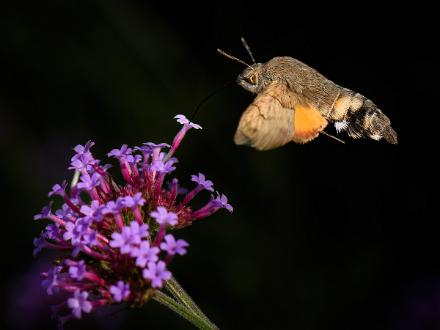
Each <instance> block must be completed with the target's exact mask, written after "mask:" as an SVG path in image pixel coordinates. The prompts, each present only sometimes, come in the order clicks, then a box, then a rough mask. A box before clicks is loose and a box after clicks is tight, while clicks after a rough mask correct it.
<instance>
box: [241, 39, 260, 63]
mask: <svg viewBox="0 0 440 330" xmlns="http://www.w3.org/2000/svg"><path fill="white" fill-rule="evenodd" d="M241 43H242V44H243V46H244V48H245V49H246V51H247V52H248V54H249V56H250V57H251V60H252V62H254V64H257V62H255V58H254V55H252V52H251V48H250V47H249V45H248V43H247V42H246V40H245V39H244V38H243V37H241Z"/></svg>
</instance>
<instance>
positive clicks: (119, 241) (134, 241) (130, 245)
mask: <svg viewBox="0 0 440 330" xmlns="http://www.w3.org/2000/svg"><path fill="white" fill-rule="evenodd" d="M147 236H148V226H147V225H146V224H143V225H141V226H139V224H138V223H137V222H136V221H132V222H131V223H130V226H125V227H124V228H122V232H121V233H118V232H115V233H113V234H112V241H111V242H110V246H111V247H112V248H119V249H120V251H121V253H122V254H128V253H131V252H132V251H133V249H134V248H136V247H137V246H138V245H139V244H140V243H141V240H142V238H144V237H147Z"/></svg>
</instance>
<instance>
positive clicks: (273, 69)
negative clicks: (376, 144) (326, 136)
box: [234, 57, 397, 150]
mask: <svg viewBox="0 0 440 330" xmlns="http://www.w3.org/2000/svg"><path fill="white" fill-rule="evenodd" d="M237 83H238V84H239V85H240V86H242V87H243V88H245V89H246V90H248V91H250V92H252V93H256V94H258V96H257V97H256V99H255V100H254V102H253V103H252V104H251V105H250V106H249V107H248V108H247V110H246V111H245V112H244V113H243V115H242V118H241V120H240V123H239V126H238V129H237V132H236V135H235V137H234V141H235V143H237V144H244V145H249V146H253V147H255V148H257V149H260V150H266V149H272V148H276V147H278V146H280V145H283V144H285V143H287V142H290V141H292V140H293V141H295V142H297V143H306V142H308V141H310V140H312V139H313V138H315V137H316V136H318V134H319V132H320V131H322V130H323V129H324V128H325V126H326V125H327V122H333V123H334V124H335V127H336V129H337V131H338V132H339V131H342V130H345V131H347V133H348V134H349V135H350V136H351V137H353V138H360V137H370V138H372V139H375V140H380V139H381V138H384V139H385V140H386V141H388V142H389V143H392V144H397V134H396V132H395V131H394V130H393V129H392V128H391V124H390V120H389V119H388V117H387V116H385V115H384V114H383V113H382V111H381V110H379V109H378V108H377V106H376V105H375V104H374V103H373V102H372V101H370V100H368V99H367V98H365V97H364V96H362V95H360V94H358V93H355V92H353V91H351V90H349V89H346V88H343V87H341V86H339V85H337V84H335V83H334V82H332V81H330V80H329V79H327V78H325V77H324V76H323V75H321V74H320V73H319V72H318V71H316V70H315V69H313V68H311V67H309V66H308V65H306V64H304V63H302V62H300V61H298V60H296V59H294V58H292V57H275V58H273V59H271V60H270V61H268V62H266V63H263V64H262V63H256V64H254V65H251V66H249V67H248V68H246V69H245V70H244V71H243V72H242V73H241V74H240V75H239V76H238V78H237ZM269 108H271V111H269ZM299 109H302V110H301V111H302V113H303V115H301V116H300V117H299V116H298V115H297V116H295V114H294V113H295V111H299ZM304 109H305V110H304ZM288 110H290V111H288ZM315 112H316V114H315ZM318 113H319V114H318ZM317 116H322V120H320V119H319V118H318V117H317ZM272 117H274V118H272ZM303 118H304V119H303ZM295 120H296V121H297V122H295ZM281 121H285V122H286V121H287V122H289V123H291V124H290V125H291V127H290V129H289V128H288V127H284V126H286V123H285V122H284V123H282V122H281ZM300 121H302V122H300ZM292 123H293V125H292ZM304 125H305V127H304ZM279 129H281V132H280V131H279ZM277 130H278V132H276V131H277ZM301 130H303V131H304V134H303V135H301V132H300V131H301ZM283 134H287V136H283Z"/></svg>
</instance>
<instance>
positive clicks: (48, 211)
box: [34, 201, 53, 220]
mask: <svg viewBox="0 0 440 330" xmlns="http://www.w3.org/2000/svg"><path fill="white" fill-rule="evenodd" d="M52 205H53V201H50V202H49V204H48V205H46V206H45V207H43V209H42V210H41V212H40V213H38V214H36V215H34V220H40V219H47V218H48V217H49V216H50V215H51V214H52Z"/></svg>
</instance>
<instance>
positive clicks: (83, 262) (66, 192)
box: [34, 115, 232, 325]
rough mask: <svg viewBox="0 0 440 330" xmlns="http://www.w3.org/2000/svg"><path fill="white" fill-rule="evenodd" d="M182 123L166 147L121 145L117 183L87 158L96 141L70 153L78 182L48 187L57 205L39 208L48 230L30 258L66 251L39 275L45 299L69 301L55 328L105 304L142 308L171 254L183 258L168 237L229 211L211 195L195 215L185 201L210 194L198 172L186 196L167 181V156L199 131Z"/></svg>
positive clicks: (116, 153) (182, 246) (162, 278)
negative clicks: (192, 132) (59, 201)
mask: <svg viewBox="0 0 440 330" xmlns="http://www.w3.org/2000/svg"><path fill="white" fill-rule="evenodd" d="M175 118H176V119H177V121H178V122H179V123H181V124H182V125H183V127H182V129H181V130H180V131H179V132H178V133H177V135H176V137H175V138H174V140H173V143H172V145H171V146H170V145H168V144H165V143H161V144H154V143H151V142H148V143H144V144H143V145H142V146H141V147H134V148H130V147H128V146H127V145H123V146H122V147H121V148H120V149H113V150H111V151H110V152H109V153H108V157H113V158H116V159H117V160H118V161H119V165H120V169H121V173H122V177H123V179H124V183H123V184H118V183H117V182H116V180H115V179H114V178H113V177H112V176H111V174H110V173H109V171H108V169H109V168H110V167H111V166H110V165H102V164H101V161H100V160H98V159H95V158H94V157H93V155H92V153H91V151H90V150H91V148H92V147H93V145H94V143H93V142H92V141H89V142H87V143H86V144H85V145H84V146H82V145H78V146H76V147H75V148H74V151H75V152H76V154H75V155H74V156H73V157H72V159H71V166H70V167H69V169H73V170H75V171H78V172H79V173H80V177H79V180H78V182H76V183H74V184H73V185H72V186H71V187H70V188H68V186H67V183H66V182H64V183H62V184H61V185H60V184H56V185H54V186H53V188H52V190H51V192H50V193H49V197H53V196H58V197H61V199H62V202H63V203H62V205H61V207H60V208H59V209H58V210H56V211H54V212H53V210H52V206H53V202H52V201H51V202H50V203H49V205H48V206H46V207H44V208H43V209H42V211H41V213H40V214H37V215H35V217H34V219H35V220H40V219H48V220H50V221H51V223H50V224H48V225H47V227H46V228H45V229H44V230H43V231H42V233H41V235H40V236H39V237H37V238H35V240H34V245H35V249H34V255H36V254H37V253H38V252H40V251H41V250H42V249H43V248H47V249H55V250H59V251H63V252H64V253H63V254H62V255H61V256H60V257H58V258H57V259H56V262H55V263H54V264H55V265H54V266H53V268H52V269H50V270H48V271H47V272H45V273H43V274H42V285H43V287H44V289H45V290H46V291H47V293H48V294H49V295H52V294H57V293H64V295H65V294H66V293H67V296H68V298H67V299H66V300H65V301H63V302H61V303H60V304H59V305H57V306H56V307H55V308H54V311H55V314H56V315H57V317H58V319H59V321H60V324H61V325H62V324H63V323H64V322H65V321H67V320H69V319H71V318H81V316H82V315H83V313H90V312H91V311H92V310H94V309H96V308H98V307H100V306H103V305H107V304H113V303H120V302H123V301H125V302H128V303H129V304H131V305H136V306H140V305H143V304H144V303H145V302H147V301H148V300H149V298H150V297H152V296H153V295H154V292H155V290H157V289H161V288H162V287H163V286H164V284H165V282H166V281H167V280H169V279H170V278H171V276H172V275H171V272H170V271H169V266H170V263H171V261H172V259H173V258H174V256H175V255H184V254H185V253H186V248H187V247H188V243H187V242H186V241H184V240H182V239H176V238H175V237H174V236H173V235H172V234H170V233H168V231H169V230H170V229H178V228H183V227H186V226H189V225H191V224H192V223H193V222H194V221H195V220H197V219H200V218H204V217H207V216H209V215H211V214H213V213H214V212H216V211H217V210H219V209H221V208H225V209H227V210H228V211H230V212H232V206H231V205H229V204H228V201H227V198H226V196H224V195H222V194H220V193H218V192H217V196H216V197H214V196H212V197H211V199H210V200H209V201H208V202H207V203H206V204H205V206H203V207H201V208H199V209H197V210H193V209H192V208H191V207H190V206H189V202H190V201H191V200H192V199H193V198H194V197H195V196H196V195H197V194H199V193H200V192H201V191H202V190H207V191H210V192H213V191H214V188H213V183H212V181H210V180H207V179H206V178H205V176H204V175H203V174H201V173H199V174H198V175H193V176H192V177H191V180H192V181H193V182H195V183H196V184H197V185H196V186H195V188H193V189H192V190H189V191H188V190H187V192H186V193H184V194H183V196H179V195H180V192H182V191H184V190H183V189H182V188H181V187H179V184H178V180H177V179H176V178H173V179H172V180H171V184H170V185H169V187H167V188H166V187H165V186H164V180H165V177H166V176H167V175H169V174H170V173H171V172H173V171H174V169H175V166H174V165H175V164H176V163H177V159H176V158H174V157H173V154H174V153H175V151H176V150H177V148H178V146H179V145H180V143H181V142H182V139H183V138H184V136H185V134H186V133H187V131H188V130H189V129H191V128H195V129H200V128H201V127H200V126H199V125H197V124H194V123H191V122H190V121H189V120H188V119H186V118H185V116H183V115H178V116H176V117H175Z"/></svg>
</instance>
